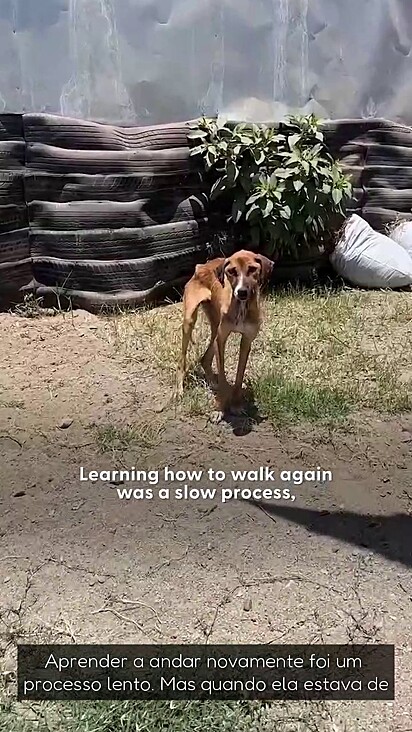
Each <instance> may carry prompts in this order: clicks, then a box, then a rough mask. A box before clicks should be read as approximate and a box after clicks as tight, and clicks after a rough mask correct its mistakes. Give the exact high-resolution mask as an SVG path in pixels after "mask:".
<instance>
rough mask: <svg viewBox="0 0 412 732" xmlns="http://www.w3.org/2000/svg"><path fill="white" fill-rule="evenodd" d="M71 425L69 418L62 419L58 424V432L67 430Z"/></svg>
mask: <svg viewBox="0 0 412 732" xmlns="http://www.w3.org/2000/svg"><path fill="white" fill-rule="evenodd" d="M72 424H73V420H72V419H70V418H66V419H63V420H62V421H61V422H60V424H59V430H67V429H68V428H69V427H70V426H71V425H72Z"/></svg>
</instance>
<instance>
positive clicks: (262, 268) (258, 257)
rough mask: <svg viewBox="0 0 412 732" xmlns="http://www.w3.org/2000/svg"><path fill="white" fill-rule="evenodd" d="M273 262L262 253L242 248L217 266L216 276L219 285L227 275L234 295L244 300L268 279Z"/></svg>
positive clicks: (251, 295) (222, 283)
mask: <svg viewBox="0 0 412 732" xmlns="http://www.w3.org/2000/svg"><path fill="white" fill-rule="evenodd" d="M274 264H275V263H274V262H272V261H271V260H270V259H268V258H267V257H264V256H263V255H262V254H254V253H253V252H248V251H245V250H242V251H241V252H236V254H233V255H232V256H231V257H229V258H228V259H225V261H224V262H222V264H220V265H219V267H218V268H217V270H216V276H217V278H218V280H219V282H220V283H221V285H224V282H225V277H227V279H228V280H229V282H230V285H231V287H232V290H233V294H234V296H235V297H236V298H237V299H238V300H240V301H242V302H246V301H247V300H250V298H251V297H253V295H255V294H256V292H257V290H259V289H260V288H261V287H262V286H263V285H264V284H265V283H266V282H267V281H268V280H269V278H270V275H271V274H272V270H273V267H274Z"/></svg>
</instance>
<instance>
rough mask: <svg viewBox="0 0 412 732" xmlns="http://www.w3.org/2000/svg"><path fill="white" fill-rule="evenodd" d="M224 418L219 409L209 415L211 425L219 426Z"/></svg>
mask: <svg viewBox="0 0 412 732" xmlns="http://www.w3.org/2000/svg"><path fill="white" fill-rule="evenodd" d="M223 417H224V412H222V410H221V409H215V411H214V412H212V414H211V415H210V418H209V419H210V422H211V423H212V424H220V423H221V421H222V419H223Z"/></svg>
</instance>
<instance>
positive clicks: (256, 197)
mask: <svg viewBox="0 0 412 732" xmlns="http://www.w3.org/2000/svg"><path fill="white" fill-rule="evenodd" d="M262 195H263V194H262V193H260V192H259V193H253V194H252V195H251V196H250V198H248V199H247V201H246V206H250V205H251V204H252V203H256V201H258V200H259V199H260V198H262Z"/></svg>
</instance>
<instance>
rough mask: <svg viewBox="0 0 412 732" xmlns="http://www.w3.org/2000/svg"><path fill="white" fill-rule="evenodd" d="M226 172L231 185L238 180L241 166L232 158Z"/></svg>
mask: <svg viewBox="0 0 412 732" xmlns="http://www.w3.org/2000/svg"><path fill="white" fill-rule="evenodd" d="M226 174H227V179H228V184H229V185H230V186H232V185H233V183H235V181H236V180H237V178H238V176H239V168H238V167H237V165H236V164H235V163H234V162H233V161H232V160H231V161H229V162H228V164H227V167H226Z"/></svg>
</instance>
